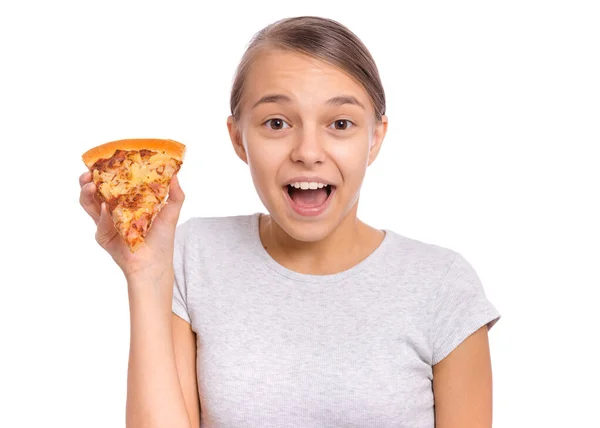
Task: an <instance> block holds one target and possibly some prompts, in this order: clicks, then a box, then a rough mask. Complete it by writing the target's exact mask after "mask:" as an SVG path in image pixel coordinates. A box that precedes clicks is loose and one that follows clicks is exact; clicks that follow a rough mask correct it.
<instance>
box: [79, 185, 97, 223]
mask: <svg viewBox="0 0 600 428" xmlns="http://www.w3.org/2000/svg"><path fill="white" fill-rule="evenodd" d="M95 196H96V185H95V184H94V183H91V182H90V183H87V184H84V185H83V187H82V188H81V192H80V193H79V203H80V204H81V206H82V207H83V209H84V210H85V212H86V213H88V214H89V216H90V217H92V220H94V223H96V224H98V221H100V205H98V202H97V201H96V198H95Z"/></svg>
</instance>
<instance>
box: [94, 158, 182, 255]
mask: <svg viewBox="0 0 600 428" xmlns="http://www.w3.org/2000/svg"><path fill="white" fill-rule="evenodd" d="M180 167H181V161H179V160H177V159H173V158H171V157H170V156H169V155H167V154H166V153H158V152H153V151H149V150H140V151H138V150H131V151H123V150H117V151H116V152H115V154H114V155H113V156H112V157H111V158H110V159H100V160H98V161H97V162H96V163H95V164H94V165H93V166H92V168H91V169H92V180H93V182H94V183H95V184H96V187H97V189H98V193H99V194H100V195H101V196H102V198H103V199H104V200H105V201H106V202H107V204H108V207H109V210H110V212H111V214H112V217H113V221H114V223H115V226H116V227H117V230H118V231H119V233H120V234H121V236H122V237H123V238H124V239H125V241H126V242H127V243H128V245H129V246H130V249H132V248H133V247H137V245H139V243H141V242H143V239H144V236H145V235H146V233H147V231H148V229H149V228H150V225H151V224H152V221H153V220H154V217H155V216H156V214H158V212H159V211H160V209H161V208H162V207H163V205H164V203H165V200H166V197H167V194H168V190H169V183H170V180H171V177H172V176H173V174H175V173H176V172H177V171H179V168H180Z"/></svg>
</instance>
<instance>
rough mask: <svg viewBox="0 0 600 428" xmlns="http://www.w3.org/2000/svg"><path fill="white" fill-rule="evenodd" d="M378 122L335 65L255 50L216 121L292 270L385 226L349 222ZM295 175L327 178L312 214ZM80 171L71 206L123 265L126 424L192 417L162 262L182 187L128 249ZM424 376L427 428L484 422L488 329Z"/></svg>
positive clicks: (482, 427)
mask: <svg viewBox="0 0 600 428" xmlns="http://www.w3.org/2000/svg"><path fill="white" fill-rule="evenodd" d="M340 97H341V98H340ZM387 123H388V121H387V117H386V116H383V117H382V119H381V120H380V121H377V120H376V118H375V110H374V106H373V104H372V102H371V100H370V98H369V96H368V94H367V92H366V91H365V90H364V88H363V87H362V86H361V85H360V84H359V83H358V82H356V81H355V80H354V79H352V78H351V77H349V76H348V75H347V74H345V73H344V72H342V71H340V70H339V69H337V68H335V67H332V66H330V65H327V64H325V63H323V62H320V61H318V60H315V59H312V58H309V57H307V56H304V55H300V54H296V53H292V52H283V51H278V50H274V49H269V50H266V51H264V52H262V53H261V54H260V55H259V56H257V58H256V59H255V62H254V63H253V65H252V67H251V70H250V72H249V74H248V76H247V80H246V82H245V91H244V95H243V99H242V109H241V116H240V118H239V120H235V119H234V118H233V117H229V118H228V119H227V127H228V130H229V134H230V137H231V142H232V144H233V148H234V150H235V152H236V154H237V155H238V157H239V158H240V159H241V160H242V161H244V162H245V163H246V164H247V165H248V167H249V169H250V173H251V176H252V180H253V182H254V185H255V188H256V190H257V193H258V195H259V197H260V199H261V201H262V202H263V204H264V205H265V207H266V208H267V210H268V212H269V215H263V216H261V219H260V236H261V240H262V243H263V245H264V246H265V248H266V250H267V251H268V252H269V254H270V255H271V256H272V257H273V258H274V259H275V260H276V261H278V262H279V263H280V264H282V265H283V266H285V267H287V268H289V269H292V270H295V271H297V272H300V273H307V274H315V275H322V274H333V273H336V272H340V271H342V270H345V269H348V268H350V267H352V266H354V265H356V264H357V263H358V262H360V261H361V260H363V259H364V258H365V257H367V256H368V255H369V254H371V253H372V252H373V251H374V250H375V249H376V248H377V246H378V245H379V244H380V243H381V240H382V239H383V236H384V234H383V232H382V231H380V230H377V229H375V228H372V227H371V226H369V225H367V224H365V223H363V222H362V221H360V220H359V219H358V218H357V208H358V200H359V194H360V188H361V185H362V182H363V179H364V176H365V173H366V169H367V168H368V166H369V165H371V164H372V162H373V161H374V160H375V159H376V157H377V155H378V153H379V151H380V148H381V144H382V142H383V139H384V137H385V134H386V132H387ZM296 176H319V177H321V178H322V179H323V180H325V181H327V182H329V183H331V184H334V185H335V186H336V191H335V194H334V196H333V197H332V199H331V204H330V206H329V208H328V209H327V211H325V213H323V214H322V215H321V216H319V217H317V218H310V219H307V218H303V217H301V216H299V215H298V214H297V213H295V212H294V211H293V210H292V209H291V207H290V206H289V205H288V203H287V202H286V200H285V194H284V192H285V187H284V186H285V184H287V183H288V182H289V180H291V179H292V178H294V177H296ZM89 181H90V177H89V174H88V175H86V174H84V176H82V179H81V184H82V186H83V187H82V193H81V195H82V196H81V198H82V199H81V200H82V205H83V206H84V208H85V209H86V211H87V212H88V214H90V216H91V217H92V218H93V219H94V221H96V222H97V224H98V233H97V240H98V242H99V243H100V245H101V246H103V248H105V249H106V250H107V251H109V253H110V254H111V255H113V258H114V259H115V261H116V262H117V264H118V265H119V266H120V267H121V268H122V269H123V271H124V273H125V275H126V278H127V282H128V287H129V293H130V303H131V328H132V341H131V354H130V364H129V376H128V400H127V426H128V427H142V426H143V427H162V426H170V427H175V428H177V427H182V428H183V427H197V426H199V423H200V403H199V401H200V400H199V396H198V385H197V381H196V363H195V362H196V336H195V333H194V332H193V331H192V330H191V327H190V325H189V324H188V323H187V322H185V321H184V320H182V319H180V318H179V317H177V316H176V315H174V314H172V313H171V311H170V307H171V298H172V286H173V271H172V269H173V268H172V265H168V266H167V264H166V263H164V260H165V259H167V260H172V251H173V240H174V233H175V227H176V223H177V218H178V216H179V211H180V209H181V204H182V203H183V199H184V197H183V191H181V188H180V187H179V184H178V182H177V180H174V181H173V184H172V186H171V194H170V198H172V202H170V203H169V204H168V205H167V207H165V209H164V210H163V211H162V212H161V213H160V214H159V216H158V217H157V221H158V223H156V224H155V225H153V227H152V229H151V230H150V231H149V233H148V240H147V243H148V245H145V246H143V247H142V248H143V249H141V250H140V251H139V255H137V253H136V257H130V255H128V254H125V252H124V251H123V249H124V246H123V245H122V244H121V243H120V242H119V240H118V239H109V238H110V234H111V233H112V230H113V229H114V228H113V229H111V228H110V226H111V225H110V223H109V222H108V220H107V217H102V219H100V216H99V213H100V210H99V206H97V203H96V202H95V201H94V198H93V194H94V192H95V189H94V188H93V184H91V183H89ZM94 204H95V205H94ZM99 219H100V220H99ZM109 231H111V232H110V233H109ZM98 237H100V238H98ZM113 238H114V236H113ZM125 251H126V249H125ZM165 256H167V257H166V258H165ZM169 257H170V258H169ZM144 272H146V274H144ZM156 278H159V279H158V280H157V279H156ZM159 367H160V369H159ZM433 376H434V378H433V391H434V397H435V416H436V428H489V427H491V426H492V422H491V421H492V371H491V361H490V352H489V343H488V336H487V327H482V328H481V329H480V330H478V331H477V332H476V333H474V334H473V335H471V336H470V337H469V338H467V339H466V340H465V341H464V342H463V343H462V344H461V345H459V346H458V347H457V348H456V349H455V350H454V351H453V352H452V353H451V354H450V355H448V356H447V357H446V358H445V359H444V360H443V361H441V362H440V363H439V364H437V365H435V366H434V367H433Z"/></svg>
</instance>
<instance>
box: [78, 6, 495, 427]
mask: <svg viewBox="0 0 600 428" xmlns="http://www.w3.org/2000/svg"><path fill="white" fill-rule="evenodd" d="M387 123H388V121H387V117H386V116H385V96H384V90H383V87H382V85H381V81H380V78H379V74H378V71H377V67H376V65H375V63H374V61H373V59H372V58H371V55H370V54H369V52H368V50H367V49H366V48H365V46H364V45H363V44H362V43H361V41H360V40H359V39H358V38H357V37H356V36H355V35H354V34H353V33H352V32H350V31H349V30H348V29H347V28H345V27H344V26H342V25H340V24H339V23H337V22H335V21H332V20H328V19H323V18H316V17H299V18H293V19H285V20H282V21H279V22H276V23H274V24H272V25H270V26H268V27H266V28H265V29H263V30H262V31H260V32H259V33H258V34H257V35H256V36H255V37H254V38H253V40H252V42H251V44H250V45H249V47H248V49H247V51H246V52H245V54H244V56H243V58H242V60H241V63H240V65H239V68H238V70H237V73H236V76H235V80H234V83H233V88H232V92H231V116H230V117H229V118H228V120H227V126H228V129H229V134H230V137H231V141H232V144H233V148H234V149H235V152H236V153H237V155H238V156H239V158H240V159H242V160H243V161H244V162H246V163H247V164H248V167H249V169H250V173H251V176H252V179H253V182H254V185H255V187H256V190H257V192H258V195H259V197H260V199H261V201H262V203H263V204H264V206H265V207H266V209H267V211H268V215H263V214H258V213H257V214H252V215H240V216H233V217H225V218H192V219H190V220H188V221H187V222H185V223H183V224H182V225H180V226H179V227H177V226H176V225H177V222H178V217H179V212H180V209H181V206H182V203H183V201H184V194H183V191H182V190H181V187H180V186H179V183H178V181H177V179H176V178H174V179H173V181H172V183H171V189H170V197H169V204H168V205H167V206H166V207H165V208H164V209H163V211H162V212H161V213H160V215H159V216H158V217H157V219H156V220H155V222H154V225H153V227H152V229H151V230H150V232H149V234H148V236H147V241H146V245H145V246H143V247H142V248H141V249H140V250H139V251H138V252H136V253H135V254H134V255H131V254H129V252H128V250H127V249H126V247H125V246H124V244H123V243H122V242H121V240H120V239H118V238H117V235H116V231H115V229H114V227H113V226H112V224H111V220H110V218H109V215H108V214H107V211H106V208H105V207H104V206H103V207H100V206H98V205H97V203H96V202H95V201H94V197H93V195H94V193H95V191H96V189H95V188H94V185H93V183H91V182H90V176H89V174H84V175H83V176H82V177H81V179H80V182H81V184H82V190H81V203H82V205H83V207H84V208H85V210H86V211H87V212H88V214H90V215H91V217H92V218H93V219H94V220H95V221H96V223H97V225H98V229H97V234H96V239H97V241H98V243H99V244H100V245H101V246H102V247H103V248H104V249H106V250H107V251H108V252H109V253H110V254H111V256H112V257H113V259H114V260H115V262H116V263H117V264H118V265H119V266H120V268H121V269H122V270H123V272H124V274H125V277H126V279H127V285H128V291H129V301H130V314H131V347H130V359H129V371H128V394H127V409H126V410H127V411H126V413H127V426H128V427H170V428H178V427H182V428H183V427H198V426H201V427H206V428H209V427H210V428H232V427H262V428H265V427H278V428H281V427H389V428H392V427H411V428H433V427H434V426H435V427H437V428H469V427H473V428H474V427H478V428H479V427H490V426H491V420H492V376H491V364H490V355H489V346H488V336H487V334H488V329H489V328H491V326H492V325H493V324H494V323H495V322H496V321H497V320H498V318H499V314H498V312H497V311H496V309H495V308H494V306H493V305H492V304H491V303H490V302H489V301H488V300H487V298H486V296H485V293H484V290H483V288H482V285H481V283H480V281H479V278H478V277H477V274H476V273H475V271H474V269H473V268H472V266H471V265H470V264H469V262H467V261H466V260H465V258H463V257H462V256H461V255H460V254H459V253H457V252H455V251H453V250H451V249H447V248H443V247H440V246H436V245H433V244H427V243H423V242H420V241H418V240H415V239H411V238H408V237H405V236H402V235H400V234H397V233H395V232H393V231H391V230H378V229H375V228H373V227H371V226H369V225H367V224H365V223H363V222H362V221H360V220H359V219H358V218H357V206H358V200H359V194H360V188H361V184H362V181H363V178H364V175H365V172H366V169H367V167H368V166H369V165H370V164H371V163H372V162H373V161H374V160H375V158H376V157H377V154H378V153H379V149H380V147H381V144H382V142H383V139H384V137H385V134H386V130H387Z"/></svg>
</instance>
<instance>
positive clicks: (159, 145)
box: [82, 138, 185, 168]
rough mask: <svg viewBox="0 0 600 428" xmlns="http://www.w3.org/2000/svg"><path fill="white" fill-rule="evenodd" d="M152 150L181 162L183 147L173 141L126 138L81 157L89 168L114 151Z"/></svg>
mask: <svg viewBox="0 0 600 428" xmlns="http://www.w3.org/2000/svg"><path fill="white" fill-rule="evenodd" d="M144 149H146V150H153V151H159V152H165V153H166V154H168V155H169V156H171V157H172V158H174V159H177V160H179V161H183V157H184V154H185V145H184V144H181V143H179V142H177V141H175V140H166V139H160V138H128V139H124V140H117V141H111V142H109V143H104V144H101V145H99V146H96V147H94V148H92V149H90V150H88V151H87V152H85V153H84V154H83V155H82V159H83V162H84V163H85V165H86V166H87V167H88V168H91V167H92V166H93V165H94V164H95V163H96V162H97V161H98V160H99V159H109V158H110V157H112V155H114V154H115V151H116V150H144Z"/></svg>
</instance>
